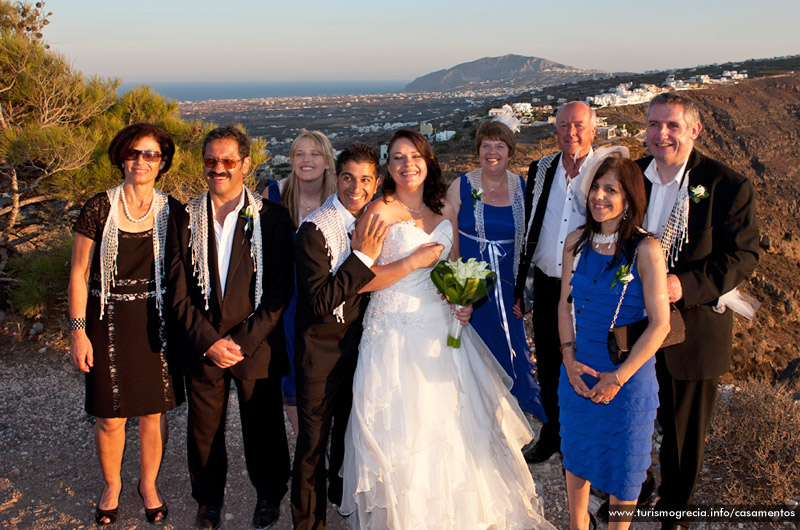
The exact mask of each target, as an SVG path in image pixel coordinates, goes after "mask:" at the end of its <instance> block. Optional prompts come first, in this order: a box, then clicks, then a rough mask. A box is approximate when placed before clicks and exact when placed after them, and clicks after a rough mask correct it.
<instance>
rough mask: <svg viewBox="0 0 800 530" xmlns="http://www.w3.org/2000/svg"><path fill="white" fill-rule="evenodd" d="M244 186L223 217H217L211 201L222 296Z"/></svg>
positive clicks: (223, 294)
mask: <svg viewBox="0 0 800 530" xmlns="http://www.w3.org/2000/svg"><path fill="white" fill-rule="evenodd" d="M244 196H245V193H244V188H242V192H241V194H240V195H239V203H238V204H237V205H236V207H235V208H234V209H233V210H231V212H230V213H229V214H228V215H226V216H225V219H222V222H221V223H220V220H219V219H217V212H216V208H215V207H214V201H211V216H212V217H213V218H214V239H216V241H217V271H218V272H219V285H220V288H221V291H222V296H223V297H224V296H225V284H226V283H227V281H228V266H229V265H230V263H231V250H232V249H233V231H234V230H235V229H236V220H237V219H238V217H239V210H241V209H242V206H244Z"/></svg>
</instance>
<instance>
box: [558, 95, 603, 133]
mask: <svg viewBox="0 0 800 530" xmlns="http://www.w3.org/2000/svg"><path fill="white" fill-rule="evenodd" d="M570 105H583V106H585V107H586V108H587V109H589V112H590V113H591V115H592V126H594V125H596V124H597V112H595V110H594V109H593V108H592V107H590V106H589V105H587V104H586V103H584V102H583V101H570V102H569V103H565V104H563V105H561V106H560V107H558V110H557V111H556V127H558V117H559V116H561V111H562V110H565V109H566V108H567V107H569V106H570Z"/></svg>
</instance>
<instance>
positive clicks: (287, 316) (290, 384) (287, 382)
mask: <svg viewBox="0 0 800 530" xmlns="http://www.w3.org/2000/svg"><path fill="white" fill-rule="evenodd" d="M267 198H268V199H269V200H271V201H273V202H277V203H278V204H280V203H281V190H280V188H279V187H278V182H277V181H272V182H270V183H269V186H268V187H267ZM295 314H297V275H296V274H295V278H294V294H292V299H291V301H290V302H289V305H288V306H287V307H286V311H285V312H284V313H283V329H284V332H285V334H286V353H287V354H288V355H289V375H287V376H285V377H284V378H283V379H282V380H281V390H282V392H283V403H284V404H285V405H296V404H297V386H296V384H295V372H294V317H295Z"/></svg>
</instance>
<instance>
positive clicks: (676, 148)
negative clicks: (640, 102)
mask: <svg viewBox="0 0 800 530" xmlns="http://www.w3.org/2000/svg"><path fill="white" fill-rule="evenodd" d="M702 128H703V127H702V126H701V125H700V124H699V123H697V124H693V125H690V124H689V123H687V122H686V117H685V115H684V108H683V105H653V107H652V108H651V109H650V112H648V114H647V148H648V149H649V150H650V153H651V154H652V155H653V157H655V159H656V161H658V162H659V163H662V164H666V165H668V166H675V165H677V166H681V165H683V164H684V163H685V162H686V161H687V160H689V155H690V154H691V153H692V149H693V148H694V141H695V140H696V139H697V136H698V135H699V134H700V130H701V129H702Z"/></svg>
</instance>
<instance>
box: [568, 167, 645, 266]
mask: <svg viewBox="0 0 800 530" xmlns="http://www.w3.org/2000/svg"><path fill="white" fill-rule="evenodd" d="M611 171H613V172H614V173H616V174H617V178H618V179H619V183H620V186H621V187H622V191H623V192H624V193H625V200H626V201H628V207H627V209H626V215H623V217H622V219H620V222H619V226H618V227H617V234H618V239H617V241H618V242H619V243H618V244H617V246H616V249H615V250H614V259H612V260H611V264H610V265H609V267H608V268H609V269H610V268H612V267H615V266H616V265H617V263H618V262H619V260H620V256H621V255H622V254H625V259H626V260H627V262H628V263H630V262H631V260H632V259H633V253H634V251H635V250H636V246H637V244H638V242H639V241H640V240H641V239H642V238H644V237H645V236H647V235H648V234H647V233H646V232H643V231H642V230H640V228H641V226H642V224H643V222H644V214H645V211H646V210H647V196H646V194H645V191H644V175H643V174H642V170H641V169H640V168H639V165H638V164H637V163H636V162H634V161H633V160H631V159H630V158H625V157H622V156H619V155H616V154H614V155H609V156H608V157H607V158H606V159H605V160H603V162H602V163H601V164H600V167H598V168H597V171H595V172H594V175H592V177H591V179H592V181H591V186H594V183H595V182H597V179H599V178H600V177H602V176H603V175H605V174H606V173H609V172H611ZM584 178H589V175H586V176H585V177H584ZM591 186H590V189H591ZM582 228H583V230H582V231H581V235H580V237H579V238H578V241H577V243H576V244H575V248H574V251H575V253H576V254H577V253H578V252H580V251H581V250H583V248H584V247H585V246H586V245H587V244H588V243H589V241H591V239H592V233H593V232H600V223H598V222H597V221H595V220H594V217H592V212H591V208H590V207H589V205H588V204H587V205H586V223H585V224H584V225H583V227H582Z"/></svg>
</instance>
